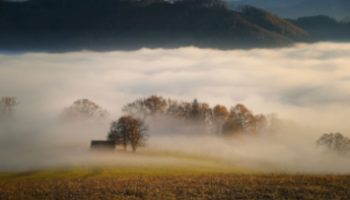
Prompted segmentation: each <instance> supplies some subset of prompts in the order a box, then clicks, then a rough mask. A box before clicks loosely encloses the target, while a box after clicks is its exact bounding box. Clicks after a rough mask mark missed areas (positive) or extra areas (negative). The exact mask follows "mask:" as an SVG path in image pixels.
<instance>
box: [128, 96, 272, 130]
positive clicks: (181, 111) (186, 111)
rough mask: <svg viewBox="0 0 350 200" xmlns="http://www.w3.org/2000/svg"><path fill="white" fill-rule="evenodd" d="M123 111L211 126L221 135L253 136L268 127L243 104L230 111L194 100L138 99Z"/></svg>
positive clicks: (131, 114)
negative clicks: (240, 133)
mask: <svg viewBox="0 0 350 200" xmlns="http://www.w3.org/2000/svg"><path fill="white" fill-rule="evenodd" d="M123 111H124V112H125V113H127V114H128V115H130V116H135V117H138V118H141V119H146V118H148V117H152V116H155V115H165V116H170V117H174V118H178V119H183V120H187V121H189V122H191V123H193V122H195V123H198V124H202V125H206V126H212V127H213V128H214V129H215V131H216V132H217V133H218V134H224V135H232V134H234V133H238V132H251V133H255V132H258V131H260V130H263V129H264V128H267V127H268V125H269V121H270V120H269V117H267V116H265V115H254V114H253V113H252V112H251V111H250V110H249V109H248V108H247V107H245V106H244V105H243V104H237V105H236V106H233V107H231V108H230V109H227V108H226V106H224V105H220V104H218V105H216V106H214V107H213V108H211V107H210V106H209V104H208V103H202V102H199V101H198V100H197V99H194V100H193V101H192V102H180V101H176V100H172V99H165V98H163V97H161V96H150V97H148V98H141V99H137V100H136V101H134V102H131V103H129V104H127V105H125V106H124V107H123Z"/></svg>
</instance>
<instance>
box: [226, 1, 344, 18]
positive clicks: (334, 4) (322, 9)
mask: <svg viewBox="0 0 350 200" xmlns="http://www.w3.org/2000/svg"><path fill="white" fill-rule="evenodd" d="M228 2H229V4H230V5H231V6H232V7H235V6H237V5H252V6H256V7H260V8H264V9H266V10H268V11H270V12H273V13H275V14H277V15H279V16H281V17H284V18H299V17H304V16H315V15H327V16H330V17H333V18H336V19H338V20H342V19H343V18H345V17H348V16H349V13H350V0H264V1H262V0H237V1H229V0H228Z"/></svg>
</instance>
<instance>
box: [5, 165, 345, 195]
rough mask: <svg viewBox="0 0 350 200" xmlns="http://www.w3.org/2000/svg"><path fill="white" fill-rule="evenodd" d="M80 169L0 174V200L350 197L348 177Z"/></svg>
mask: <svg viewBox="0 0 350 200" xmlns="http://www.w3.org/2000/svg"><path fill="white" fill-rule="evenodd" d="M85 170H86V171H84V170H82V169H79V170H66V171H46V172H42V171H31V172H25V173H12V174H2V175H1V178H0V199H1V200H3V199H4V200H5V199H35V200H38V199H161V200H167V199H316V200H322V199H327V200H330V199H332V200H333V199H350V176H302V175H295V176H290V175H244V174H241V175H237V174H232V173H217V172H212V173H209V172H203V173H193V174H191V173H190V171H188V173H187V174H186V173H185V175H178V174H170V173H169V174H166V173H164V174H162V175H160V174H157V173H154V172H155V171H153V174H152V173H151V172H150V173H149V174H148V175H147V174H142V173H135V172H134V174H124V175H122V173H120V174H118V173H115V174H113V173H114V172H113V170H112V169H99V168H95V169H90V170H89V169H85ZM115 170H116V171H118V170H117V169H115ZM150 174H152V175H151V176H150Z"/></svg>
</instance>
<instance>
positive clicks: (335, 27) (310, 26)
mask: <svg viewBox="0 0 350 200" xmlns="http://www.w3.org/2000/svg"><path fill="white" fill-rule="evenodd" d="M291 22H292V23H294V24H297V25H298V26H299V27H302V28H303V29H305V30H306V31H308V32H309V33H310V35H311V36H312V40H313V41H319V40H322V41H325V40H329V41H349V39H350V23H349V22H338V21H337V20H335V19H334V18H331V17H328V16H324V15H318V16H311V17H301V18H298V19H297V20H291Z"/></svg>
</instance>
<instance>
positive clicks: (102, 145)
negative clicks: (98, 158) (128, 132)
mask: <svg viewBox="0 0 350 200" xmlns="http://www.w3.org/2000/svg"><path fill="white" fill-rule="evenodd" d="M115 146H116V143H115V142H114V141H111V140H92V141H91V144H90V149H91V150H114V149H115Z"/></svg>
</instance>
